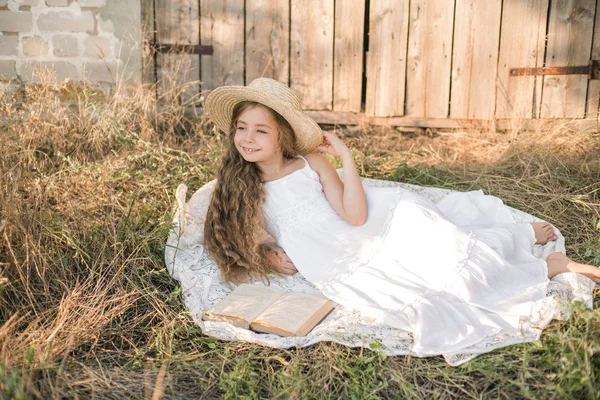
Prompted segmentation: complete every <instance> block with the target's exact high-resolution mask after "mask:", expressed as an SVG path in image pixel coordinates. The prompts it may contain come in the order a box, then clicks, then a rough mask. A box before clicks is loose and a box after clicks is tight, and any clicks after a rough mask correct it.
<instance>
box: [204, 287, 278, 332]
mask: <svg viewBox="0 0 600 400" xmlns="http://www.w3.org/2000/svg"><path fill="white" fill-rule="evenodd" d="M282 294H283V292H282V291H281V290H279V289H276V288H272V287H269V286H262V285H250V284H247V283H244V284H242V285H240V286H238V287H237V288H235V290H234V291H233V292H231V293H229V294H228V295H227V297H225V298H224V299H223V300H221V301H219V302H218V303H217V304H215V306H214V307H213V308H211V309H210V310H208V311H207V312H206V313H204V316H203V319H205V320H220V321H228V322H230V323H232V324H233V325H235V326H238V327H241V328H246V329H247V328H249V326H250V322H252V321H253V320H254V319H255V318H256V317H257V316H258V315H260V313H262V312H263V311H264V310H265V309H267V307H269V305H270V304H272V303H273V302H274V301H275V300H277V299H278V298H279V297H280V296H281V295H282Z"/></svg>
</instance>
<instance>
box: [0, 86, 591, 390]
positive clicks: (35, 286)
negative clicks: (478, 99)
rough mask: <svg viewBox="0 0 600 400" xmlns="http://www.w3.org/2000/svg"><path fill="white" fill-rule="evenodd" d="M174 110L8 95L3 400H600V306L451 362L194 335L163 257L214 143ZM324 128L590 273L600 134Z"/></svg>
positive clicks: (565, 128)
mask: <svg viewBox="0 0 600 400" xmlns="http://www.w3.org/2000/svg"><path fill="white" fill-rule="evenodd" d="M174 90H175V93H171V94H172V96H173V97H172V99H176V98H178V97H179V94H180V92H178V90H185V88H182V89H174ZM172 99H171V100H168V99H163V101H162V104H161V106H160V107H157V104H156V101H155V100H154V99H153V97H152V95H151V94H149V93H148V92H145V91H143V90H141V89H140V90H139V91H137V92H133V91H126V90H125V89H121V88H118V89H117V90H116V91H115V93H113V94H111V95H106V94H104V93H102V92H99V91H96V90H94V89H93V88H91V87H87V86H78V87H75V86H72V85H67V84H64V85H52V84H40V85H36V86H29V87H26V88H22V89H19V90H16V91H14V92H12V94H7V93H5V94H3V95H2V97H1V100H0V318H1V321H0V398H7V399H8V398H15V399H27V398H43V399H49V398H82V399H83V398H95V399H121V398H140V399H141V398H143V399H160V398H208V399H212V398H226V399H231V398H249V399H251V398H286V399H287V398H292V399H296V398H302V399H304V398H310V399H312V398H336V399H337V398H347V399H372V398H416V399H438V398H441V399H471V398H472V399H480V398H503V399H520V398H523V399H555V398H588V399H598V398H600V310H593V311H592V310H586V309H584V308H583V307H582V306H581V305H578V304H575V305H574V306H573V315H572V318H571V319H570V320H569V321H565V322H554V323H552V324H551V325H550V326H549V327H548V328H547V329H546V330H545V332H544V334H543V336H542V340H540V341H538V342H535V343H528V344H523V345H516V346H511V347H508V348H505V349H501V350H497V351H494V352H492V353H489V354H486V355H483V356H480V357H478V358H477V359H475V360H473V361H471V362H468V363H466V364H464V365H462V366H460V367H449V366H448V365H446V364H445V362H444V360H443V359H442V358H441V357H434V358H427V359H418V358H413V357H385V356H384V355H382V354H380V353H377V352H375V351H370V350H365V349H352V348H347V347H344V346H341V345H337V344H332V343H321V344H317V345H314V346H311V347H308V348H303V349H290V350H278V349H270V348H265V347H261V346H256V345H252V344H248V343H242V342H223V341H219V340H215V339H213V338H209V337H206V336H205V335H203V334H202V332H201V331H200V329H199V328H198V327H197V326H196V325H195V324H194V323H193V322H192V320H191V318H190V316H189V315H188V313H187V312H186V310H185V308H184V307H183V305H182V299H181V291H180V288H179V286H178V284H177V282H176V281H175V280H173V279H172V278H171V277H170V276H169V275H168V273H167V271H166V268H165V265H164V261H163V252H164V243H165V240H166V237H167V234H168V230H169V227H170V223H171V219H172V213H173V212H174V210H175V208H174V207H175V198H174V192H175V189H176V187H177V185H178V184H179V183H186V184H187V185H188V186H189V187H190V190H194V189H196V188H198V187H200V186H201V185H202V184H203V183H205V182H207V181H209V180H210V179H212V177H213V175H214V173H215V169H216V166H217V165H218V161H219V157H220V154H221V153H222V146H223V139H222V137H220V136H219V135H217V134H215V133H214V132H213V131H212V129H211V127H210V125H209V124H208V123H207V121H206V120H205V119H203V118H202V117H201V116H198V115H194V114H193V113H190V112H187V113H186V112H185V106H186V105H185V104H183V105H181V104H178V102H177V101H173V100H172ZM516 125H517V124H516ZM325 128H326V129H331V130H335V131H336V132H337V133H338V134H339V135H340V136H341V137H343V138H344V140H345V141H346V143H348V145H349V146H350V147H351V148H352V149H353V152H354V154H355V159H356V161H357V164H358V167H359V169H360V170H361V173H362V174H363V175H364V176H367V177H373V178H380V179H393V180H400V181H404V182H408V183H415V184H420V185H428V186H438V187H445V188H451V189H456V190H469V189H474V188H481V189H483V190H484V191H485V192H486V193H490V194H493V195H497V196H499V197H501V198H502V199H503V200H504V201H505V202H506V203H507V204H509V205H511V206H513V207H516V208H519V209H521V210H523V211H526V212H529V213H532V214H534V215H536V216H538V217H541V218H543V219H546V220H547V221H549V222H551V223H553V224H555V225H556V226H557V227H558V228H559V229H560V230H561V231H562V232H563V234H564V235H565V237H566V238H567V249H568V253H569V255H571V256H572V257H573V258H575V259H577V260H581V261H586V262H594V263H596V264H600V135H599V134H598V132H584V131H578V130H576V129H573V128H571V127H569V125H568V124H567V123H565V124H562V125H560V126H555V127H554V128H552V129H550V130H546V131H539V132H524V131H521V130H520V129H518V127H515V128H514V129H512V130H511V131H508V132H481V131H475V130H468V129H467V130H464V131H455V132H438V131H431V130H427V131H417V130H416V131H414V132H399V131H397V130H394V129H391V128H373V127H325ZM595 306H596V307H598V306H600V292H599V291H598V289H596V292H595Z"/></svg>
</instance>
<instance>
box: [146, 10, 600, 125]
mask: <svg viewBox="0 0 600 400" xmlns="http://www.w3.org/2000/svg"><path fill="white" fill-rule="evenodd" d="M142 4H143V6H142V10H143V14H144V18H145V21H146V31H145V35H146V39H147V40H150V41H155V42H157V43H158V44H192V45H199V44H200V45H209V46H212V47H213V50H214V52H213V54H212V55H190V54H173V53H170V54H156V55H154V56H153V58H152V59H149V60H147V61H148V62H147V64H146V68H145V69H144V80H145V82H148V83H153V82H158V95H159V96H160V95H161V93H162V92H164V88H165V87H166V86H167V85H168V84H169V82H170V81H171V80H172V79H173V78H174V77H175V78H176V79H177V80H178V81H179V82H183V83H185V82H193V81H197V80H200V81H202V82H203V84H202V87H199V86H198V85H194V84H190V85H189V87H188V88H187V89H186V91H185V92H184V93H182V96H183V98H184V99H186V98H188V99H189V98H190V97H189V96H196V97H198V96H197V94H198V93H199V91H200V90H211V89H213V88H215V87H217V86H220V85H244V84H247V83H249V82H251V81H252V80H253V79H255V78H257V77H260V76H267V77H271V78H274V79H277V80H280V81H282V82H285V83H287V84H289V85H290V86H291V87H292V88H293V89H295V90H296V91H297V92H299V93H300V95H301V96H302V98H303V103H304V106H305V108H306V109H307V110H313V111H312V112H311V115H313V117H315V118H316V119H317V120H318V121H319V122H333V123H336V122H337V123H356V122H360V121H363V120H365V119H369V120H370V121H375V122H376V123H379V122H383V123H388V124H393V125H417V126H438V127H453V126H460V125H461V124H464V123H465V122H466V121H470V122H473V121H499V120H503V119H509V118H510V119H512V118H515V117H516V118H524V119H526V120H544V121H545V120H548V119H554V118H574V119H580V120H582V122H585V123H587V125H589V126H591V127H596V128H597V126H598V121H599V119H598V118H599V112H598V108H599V100H600V80H589V79H588V77H587V76H586V75H545V76H513V77H510V76H509V69H511V68H520V67H543V66H546V67H550V66H560V67H563V66H567V67H570V66H580V65H588V63H589V62H590V60H592V59H600V0H485V1H482V0H337V1H334V0H285V1H282V0H246V1H245V0H200V1H199V0H143V1H142Z"/></svg>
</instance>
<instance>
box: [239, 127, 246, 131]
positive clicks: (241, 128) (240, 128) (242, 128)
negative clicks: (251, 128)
mask: <svg viewBox="0 0 600 400" xmlns="http://www.w3.org/2000/svg"><path fill="white" fill-rule="evenodd" d="M244 129H245V128H244V127H243V126H238V127H237V130H238V131H243V130H244Z"/></svg>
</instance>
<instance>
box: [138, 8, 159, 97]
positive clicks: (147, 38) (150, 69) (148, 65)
mask: <svg viewBox="0 0 600 400" xmlns="http://www.w3.org/2000/svg"><path fill="white" fill-rule="evenodd" d="M141 6H142V45H143V48H142V57H143V59H142V83H143V84H144V85H154V84H155V83H156V74H155V71H154V68H155V61H154V51H153V50H152V49H151V46H150V45H151V43H152V42H154V40H155V38H154V32H155V29H154V0H142V3H141Z"/></svg>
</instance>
